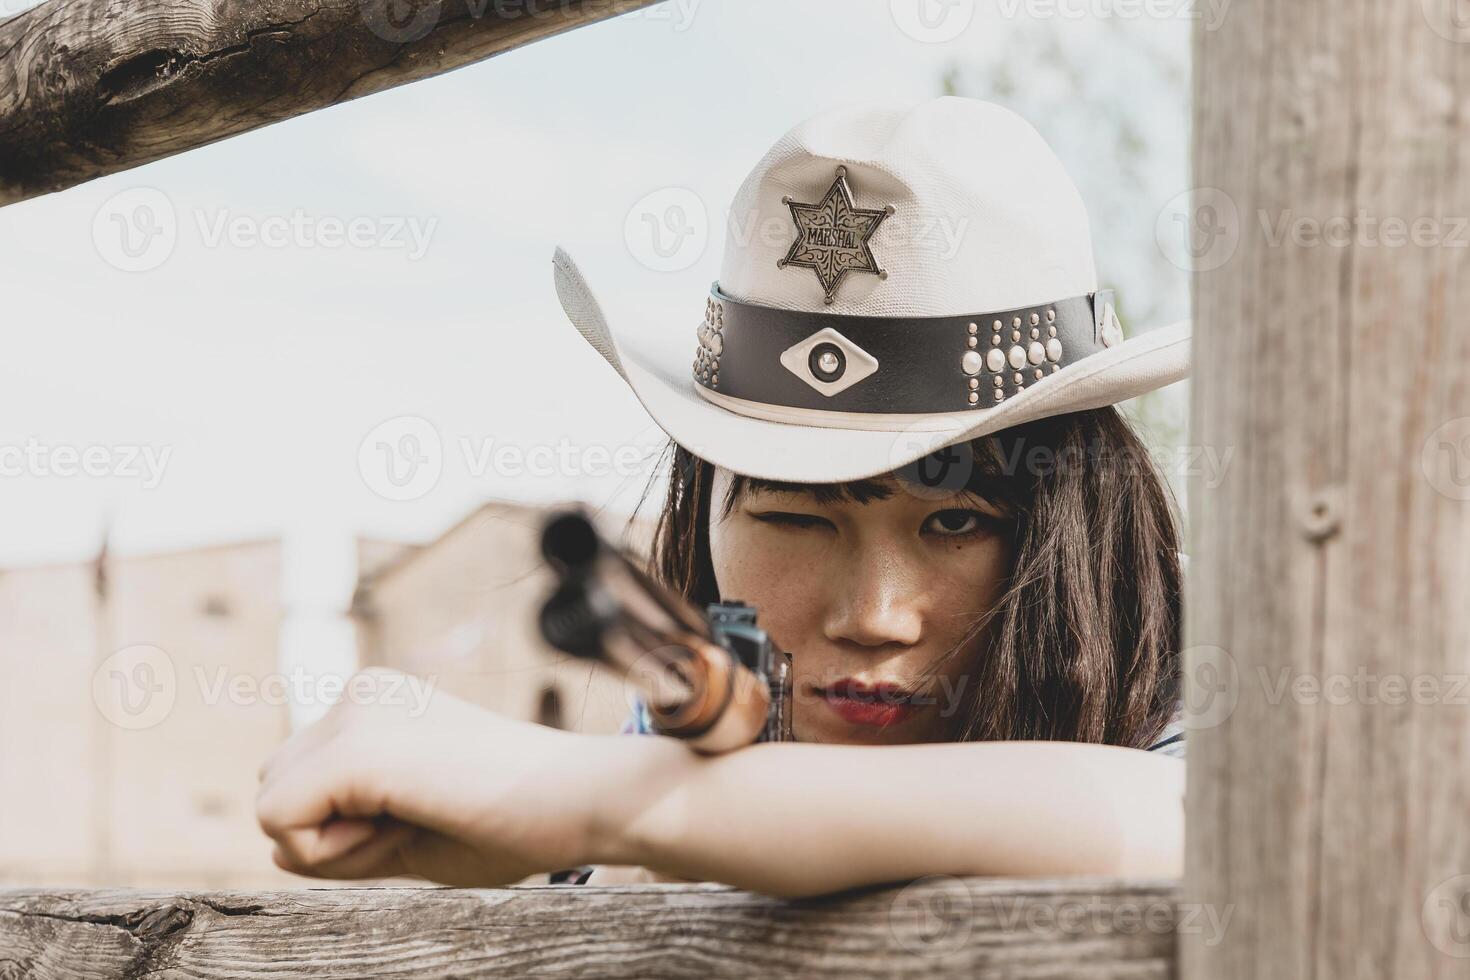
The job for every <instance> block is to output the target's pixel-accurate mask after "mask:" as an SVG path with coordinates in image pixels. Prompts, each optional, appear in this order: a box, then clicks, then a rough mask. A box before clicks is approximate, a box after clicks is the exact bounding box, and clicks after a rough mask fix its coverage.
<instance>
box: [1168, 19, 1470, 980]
mask: <svg viewBox="0 0 1470 980" xmlns="http://www.w3.org/2000/svg"><path fill="white" fill-rule="evenodd" d="M1453 16H1454V4H1453V2H1452V0H1443V2H1442V0H1423V2H1421V0H1414V2H1410V3H1383V2H1381V0H1291V2H1290V3H1283V2H1280V0H1235V2H1234V3H1232V4H1231V5H1230V6H1229V9H1228V13H1227V14H1226V15H1225V16H1224V18H1223V20H1222V21H1221V22H1220V24H1219V26H1218V28H1217V29H1215V30H1210V29H1208V28H1207V27H1205V26H1204V25H1203V24H1199V25H1197V27H1196V41H1195V53H1196V57H1195V80H1194V85H1195V128H1194V139H1195V147H1194V150H1195V180H1194V183H1195V185H1196V187H1197V188H1209V189H1213V190H1211V191H1206V192H1204V193H1202V194H1201V198H1200V199H1201V201H1202V202H1209V203H1210V204H1211V205H1212V207H1213V210H1212V211H1210V212H1209V213H1208V214H1204V213H1199V214H1197V216H1196V217H1197V218H1198V219H1199V227H1200V229H1201V231H1202V232H1203V228H1204V226H1205V225H1207V224H1209V225H1213V226H1214V227H1217V228H1218V227H1220V222H1221V221H1225V222H1229V223H1231V224H1232V227H1230V228H1227V229H1226V230H1227V232H1228V233H1229V234H1230V235H1231V236H1233V239H1234V242H1233V254H1231V255H1229V256H1228V258H1227V257H1226V253H1224V252H1221V253H1217V254H1216V255H1213V256H1209V257H1208V258H1207V259H1206V261H1205V265H1204V266H1203V267H1202V271H1201V272H1200V273H1199V275H1198V276H1197V280H1196V294H1195V313H1196V349H1195V363H1196V365H1198V366H1199V369H1197V370H1196V372H1195V382H1194V389H1193V398H1194V405H1193V415H1194V433H1193V439H1192V441H1193V443H1194V444H1195V445H1196V446H1198V447H1213V448H1214V449H1215V450H1216V451H1217V452H1225V451H1227V450H1228V451H1233V452H1234V456H1233V460H1232V463H1231V465H1230V467H1229V469H1228V470H1227V472H1226V474H1225V478H1224V481H1223V483H1221V484H1220V485H1219V486H1218V487H1217V488H1213V489H1212V488H1211V487H1210V486H1208V485H1206V484H1205V483H1204V482H1203V481H1200V480H1196V481H1194V482H1193V483H1192V485H1191V486H1190V487H1189V498H1190V509H1191V520H1190V524H1191V527H1192V534H1193V547H1192V551H1193V556H1192V561H1191V566H1190V582H1189V594H1188V597H1187V606H1186V608H1187V615H1186V620H1187V623H1186V631H1187V637H1188V641H1187V646H1188V647H1189V648H1190V649H1189V651H1188V652H1187V653H1186V674H1187V675H1188V677H1189V681H1188V683H1189V693H1188V700H1189V701H1190V703H1191V706H1192V707H1193V708H1195V709H1196V710H1199V711H1200V712H1201V716H1202V718H1203V719H1205V721H1204V723H1203V724H1202V725H1201V726H1200V727H1199V728H1198V730H1196V731H1193V732H1191V734H1190V744H1189V775H1188V779H1189V789H1188V804H1187V811H1188V829H1189V833H1188V843H1187V861H1186V866H1187V872H1186V878H1185V893H1184V894H1185V899H1186V900H1187V901H1189V902H1191V903H1195V902H1199V903H1206V904H1209V905H1213V906H1217V907H1221V908H1223V907H1229V908H1231V909H1233V917H1232V919H1231V925H1230V929H1229V931H1228V933H1227V935H1226V937H1225V940H1224V942H1222V943H1220V944H1218V945H1215V946H1206V945H1205V944H1204V943H1202V942H1199V941H1198V940H1197V939H1196V938H1195V937H1193V936H1185V937H1183V939H1182V948H1181V973H1182V975H1183V976H1184V977H1187V978H1188V980H1226V978H1229V980H1247V978H1249V980H1286V978H1290V980H1307V978H1322V980H1327V978H1331V980H1358V978H1368V977H1373V978H1389V977H1414V978H1416V980H1429V978H1436V977H1450V976H1457V977H1463V976H1465V975H1466V971H1467V970H1470V959H1465V958H1463V957H1465V956H1470V947H1466V946H1465V945H1464V944H1463V943H1462V944H1461V945H1460V947H1459V949H1458V950H1456V949H1455V948H1453V943H1452V942H1450V943H1449V944H1448V945H1447V940H1452V939H1453V936H1454V935H1455V934H1456V932H1458V935H1459V936H1461V937H1464V938H1466V939H1470V902H1467V890H1470V879H1467V880H1463V881H1457V880H1456V879H1457V878H1458V877H1459V876H1461V875H1464V874H1465V873H1466V872H1470V832H1467V829H1466V816H1467V810H1466V802H1467V800H1470V770H1467V767H1466V763H1465V760H1466V758H1467V754H1470V753H1467V749H1470V707H1467V702H1466V700H1465V698H1466V688H1465V685H1464V681H1465V679H1466V677H1467V675H1470V602H1467V601H1466V599H1467V596H1470V566H1467V556H1470V502H1467V497H1470V418H1467V417H1470V330H1467V328H1466V324H1465V316H1466V312H1465V311H1466V310H1467V309H1470V247H1467V245H1470V235H1467V231H1466V219H1467V216H1470V173H1467V170H1466V167H1467V160H1470V113H1467V112H1466V111H1465V108H1464V107H1465V106H1466V105H1470V44H1467V43H1466V42H1470V34H1466V33H1465V31H1464V28H1463V26H1457V24H1456V22H1455V21H1454V20H1453ZM1227 205H1228V206H1227ZM1227 212H1229V213H1227ZM1415 228H1417V229H1419V231H1418V232H1417V233H1416V232H1415V231H1414V229H1415ZM1405 229H1408V231H1409V233H1408V234H1407V235H1406V234H1405V233H1404V230H1405ZM1222 242H1223V244H1225V245H1227V246H1228V245H1231V242H1229V241H1228V240H1222ZM1200 244H1201V245H1202V246H1203V245H1204V242H1203V241H1201V242H1200ZM1221 259H1225V260H1224V261H1223V262H1222V261H1220V260H1221ZM1206 366H1207V368H1208V369H1207V370H1206V369H1204V368H1205V367H1206ZM1211 647H1216V648H1220V649H1222V650H1223V651H1224V655H1219V654H1214V655H1208V648H1211ZM1394 678H1402V679H1403V681H1404V683H1405V684H1406V685H1407V686H1408V692H1407V694H1406V692H1405V690H1404V689H1403V688H1402V687H1401V685H1400V682H1399V681H1397V680H1395V679H1394ZM1414 684H1419V685H1420V691H1421V692H1427V693H1428V696H1427V697H1421V696H1418V695H1416V694H1415V693H1414V689H1413V687H1412V685H1414Z"/></svg>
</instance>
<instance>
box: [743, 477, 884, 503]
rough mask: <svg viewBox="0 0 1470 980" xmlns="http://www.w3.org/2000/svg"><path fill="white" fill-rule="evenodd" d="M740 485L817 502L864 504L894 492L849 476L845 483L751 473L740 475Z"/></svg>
mask: <svg viewBox="0 0 1470 980" xmlns="http://www.w3.org/2000/svg"><path fill="white" fill-rule="evenodd" d="M739 489H740V490H741V491H765V492H766V493H784V494H792V495H796V496H808V497H811V498H812V499H813V500H815V501H816V502H817V503H819V504H830V503H839V502H841V501H846V500H851V501H852V502H854V503H857V504H866V503H868V502H870V501H873V500H887V499H888V498H889V497H891V496H893V488H892V487H889V486H886V485H885V484H883V483H879V482H878V481H877V480H850V481H848V482H846V483H791V482H787V481H784V480H765V479H761V478H760V477H753V476H752V477H741V482H740V485H739Z"/></svg>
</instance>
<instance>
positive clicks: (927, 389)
mask: <svg viewBox="0 0 1470 980" xmlns="http://www.w3.org/2000/svg"><path fill="white" fill-rule="evenodd" d="M834 177H835V179H834ZM829 182H830V186H828V185H829ZM807 202H810V203H807ZM780 218H784V219H785V222H786V224H785V227H786V229H787V233H786V234H784V235H782V234H773V233H767V232H766V231H762V230H761V229H767V230H769V229H771V228H772V221H778V225H777V227H779V219H780ZM945 220H948V221H950V222H951V227H959V228H963V229H964V230H963V232H962V233H961V234H960V235H959V236H958V244H956V245H954V247H953V249H952V250H951V251H949V252H947V253H936V252H935V251H934V250H933V249H932V248H930V247H929V244H928V243H927V242H926V241H925V233H924V229H925V228H933V227H935V226H936V224H937V223H938V222H942V221H945ZM556 265H557V273H558V279H557V284H558V290H559V293H560V295H561V298H562V302H563V306H564V308H565V309H566V311H567V313H568V315H569V317H570V318H571V319H572V321H573V323H574V324H575V325H576V326H577V327H578V329H579V330H580V331H581V332H582V333H583V335H584V336H585V337H586V338H587V339H588V341H589V342H590V343H591V344H592V345H593V346H594V347H595V348H596V349H597V350H598V351H599V352H600V353H602V354H603V355H604V357H606V358H607V360H608V362H609V363H610V364H611V365H612V366H613V367H614V369H616V370H617V371H618V373H619V374H620V375H621V376H622V377H623V378H624V379H625V380H626V381H627V382H628V384H629V385H630V386H631V387H632V389H633V390H634V392H635V394H636V395H637V396H638V397H639V398H640V400H641V401H642V402H643V404H644V405H645V407H647V408H648V410H649V412H650V414H652V415H653V416H654V418H655V419H656V420H657V421H658V422H659V424H660V425H661V426H662V427H663V428H664V429H665V430H666V431H667V432H668V433H669V435H670V436H671V438H672V440H673V444H674V457H673V460H672V464H673V465H672V466H671V468H670V483H669V488H668V494H667V498H666V502H665V505H664V511H663V514H662V516H661V518H660V521H659V524H658V531H657V535H656V542H655V555H654V571H655V573H656V574H658V575H659V576H660V577H661V578H662V579H663V580H664V581H666V582H668V583H669V584H671V585H672V586H674V587H675V588H677V589H679V590H680V591H681V592H682V593H683V594H685V595H686V596H688V597H689V598H690V599H692V600H694V601H697V602H700V603H704V602H710V601H715V600H716V599H719V598H724V599H726V600H730V599H737V598H738V599H741V600H744V601H746V602H749V603H751V604H752V605H754V606H755V607H756V608H757V609H758V611H759V615H760V622H761V625H762V626H763V627H764V628H765V629H766V630H767V631H768V632H769V633H770V635H771V636H772V638H773V639H774V640H775V641H776V642H777V644H778V645H779V646H781V647H782V648H783V649H786V650H788V651H790V652H791V653H792V655H793V666H794V671H795V683H794V700H795V705H794V725H793V730H794V735H795V737H796V741H797V743H800V744H765V745H756V746H751V747H748V748H746V749H742V750H739V751H736V752H733V753H730V754H728V755H725V756H720V757H714V758H707V757H701V756H698V755H696V754H695V753H693V752H691V751H690V750H688V749H687V748H686V747H685V746H684V745H683V744H682V743H680V742H677V741H674V740H671V739H665V738H625V737H617V736H611V737H589V736H581V735H574V734H569V733H564V732H557V731H552V730H549V729H543V728H540V727H538V726H534V725H528V724H522V723H518V722H512V721H509V720H506V719H503V718H497V717H495V716H493V715H491V714H489V713H487V712H483V711H480V710H478V709H475V708H472V707H470V706H468V705H465V704H463V703H460V702H456V701H454V700H452V699H450V698H447V697H444V696H442V695H439V696H437V697H436V698H435V700H434V702H433V705H432V707H431V708H430V711H429V713H428V714H427V715H426V716H423V717H420V718H418V719H412V718H409V717H408V716H407V714H406V712H405V711H404V710H402V709H398V708H394V707H392V706H384V705H378V706H360V705H352V706H347V705H344V706H341V707H339V708H337V709H334V710H333V712H332V713H330V714H329V716H328V717H327V718H326V719H325V720H324V721H323V722H321V723H319V724H318V725H316V726H313V727H312V728H310V729H307V730H306V731H304V732H302V733H300V734H298V735H297V736H295V737H294V738H292V739H291V740H290V741H289V742H288V743H287V744H286V746H284V747H283V748H282V749H281V750H280V751H279V752H278V753H277V755H276V756H275V757H274V758H273V759H272V760H271V761H270V762H269V763H268V764H267V765H266V767H265V768H264V769H263V771H262V780H263V785H262V788H261V794H260V801H259V813H260V819H261V823H262V826H263V827H264V828H265V830H266V831H267V833H269V834H270V835H271V836H272V837H273V838H275V840H276V844H277V848H276V860H277V862H278V863H279V864H280V865H281V866H282V867H284V868H287V869H288V870H292V871H297V872H299V873H303V874H310V875H316V876H320V877H332V878H364V877H380V876H386V875H394V874H414V875H419V876H423V877H426V878H430V879H432V880H435V881H441V882H445V883H449V884H460V885H497V884H508V883H511V882H516V881H520V880H522V879H524V878H526V877H527V876H529V875H532V874H536V873H540V872H548V871H554V870H555V869H559V868H568V867H572V866H586V865H593V866H595V867H596V868H597V870H596V871H595V872H594V873H593V874H592V876H591V881H592V882H593V883H603V882H613V881H619V880H657V879H674V880H677V879H691V880H713V881H722V882H728V883H730V884H734V885H737V886H740V887H744V888H749V889H753V890H758V891H763V892H767V893H770V894H775V895H783V896H802V895H812V894H821V893H826V892H831V891H835V890H840V889H844V888H849V887H854V886H859V885H866V884H872V883H878V882H887V881H898V880H904V879H909V878H915V877H919V876H923V875H926V874H934V873H948V874H1025V875H1033V874H1139V875H1176V874H1178V873H1179V870H1180V867H1181V862H1182V840H1183V813H1182V795H1183V771H1182V769H1183V767H1182V764H1181V763H1180V761H1179V760H1178V759H1177V758H1171V757H1170V756H1171V755H1177V754H1178V752H1179V750H1180V749H1182V742H1180V741H1179V738H1178V734H1177V730H1171V721H1173V720H1174V716H1175V714H1176V709H1177V702H1176V698H1177V691H1176V674H1177V669H1178V664H1177V659H1176V658H1177V653H1176V651H1177V648H1178V640H1179V567H1178V558H1177V553H1176V546H1177V534H1176V531H1175V527H1174V523H1173V519H1172V516H1171V513H1170V509H1169V505H1168V500H1167V495H1166V494H1165V492H1164V489H1163V486H1162V483H1161V481H1160V480H1159V478H1158V476H1157V474H1156V472H1155V471H1154V469H1153V467H1152V465H1151V461H1150V460H1149V457H1148V453H1147V451H1146V450H1145V449H1144V447H1143V446H1142V444H1141V443H1140V442H1139V440H1138V439H1137V437H1136V436H1135V435H1134V434H1133V433H1132V431H1131V430H1130V429H1129V427H1128V426H1127V424H1126V423H1125V422H1124V421H1123V420H1122V418H1121V416H1119V415H1118V413H1117V411H1116V409H1115V408H1113V407H1112V405H1113V403H1115V402H1117V401H1120V400H1123V399H1125V398H1128V397H1132V396H1134V395H1137V394H1140V393H1141V392H1143V391H1147V390H1150V389H1151V388H1154V387H1158V386H1159V385H1162V384H1166V383H1168V382H1170V381H1174V380H1177V379H1178V378H1179V377H1181V376H1183V374H1184V373H1185V370H1186V369H1187V352H1188V335H1187V331H1186V330H1183V329H1171V330H1167V331H1153V332H1151V333H1150V334H1146V335H1144V336H1142V337H1137V338H1133V339H1129V340H1124V339H1123V337H1122V334H1121V330H1120V329H1119V327H1118V324H1117V321H1116V316H1115V314H1114V312H1113V308H1112V305H1111V302H1110V300H1109V298H1108V294H1106V293H1105V292H1098V291H1097V289H1096V278H1095V272H1094V271H1093V266H1092V255H1091V243H1090V237H1089V231H1088V228H1087V222H1086V215H1085V212H1084V211H1083V209H1082V206H1081V202H1080V199H1079V198H1078V196H1077V194H1076V190H1075V188H1074V187H1073V186H1072V184H1071V182H1070V180H1069V179H1068V178H1067V177H1066V175H1065V173H1064V172H1063V171H1062V170H1061V167H1060V164H1059V163H1058V162H1057V161H1056V159H1055V157H1054V156H1052V154H1051V152H1050V150H1049V149H1048V148H1047V147H1046V146H1045V144H1044V143H1043V142H1042V141H1041V140H1040V137H1039V136H1037V135H1036V133H1035V131H1034V130H1032V129H1031V128H1030V127H1029V126H1027V125H1026V124H1025V123H1024V122H1023V121H1021V120H1019V119H1018V118H1017V117H1015V116H1014V115H1013V114H1011V113H1009V112H1007V111H1005V110H1003V109H1000V108H998V107H996V106H991V105H987V104H984V103H977V102H972V101H969V100H963V99H941V100H937V101H934V102H928V103H923V104H920V105H917V106H915V105H909V104H901V103H882V104H878V105H868V106H854V107H849V108H846V109H842V110H838V111H837V112H834V113H830V114H827V115H824V116H821V117H818V118H816V119H814V120H810V121H808V122H807V123H804V124H802V125H801V126H799V127H797V129H796V130H794V131H793V132H792V133H791V134H788V136H787V137H785V138H784V139H783V140H782V141H781V142H779V143H778V144H777V145H776V147H775V148H773V149H772V151H771V152H770V153H769V154H768V155H767V156H766V158H765V159H764V160H763V161H762V162H761V163H760V164H759V165H758V166H757V167H756V169H755V170H754V171H753V172H752V174H751V176H750V178H748V179H747V181H746V183H745V185H744V187H743V188H742V190H741V192H740V195H739V196H738V197H737V199H736V205H735V207H734V209H732V212H731V216H730V235H729V239H728V242H727V246H726V252H725V263H724V268H723V271H722V277H721V281H720V283H718V284H716V286H715V287H714V289H713V290H712V292H711V296H710V297H709V298H708V300H707V304H706V317H705V323H704V325H703V326H701V327H700V329H699V331H698V333H699V338H698V339H699V346H698V349H697V353H696V356H695V360H694V363H693V379H692V382H691V379H690V377H689V374H688V369H687V368H683V369H671V368H669V366H668V365H669V363H670V360H671V358H673V359H677V360H683V357H682V355H679V354H677V353H671V347H670V346H669V345H667V344H657V343H656V344H655V349H653V350H650V351H640V349H639V345H638V344H637V343H636V342H634V339H633V338H631V337H622V338H618V339H614V337H613V334H612V332H611V330H610V329H609V328H608V326H607V324H606V322H605V320H604V319H603V317H602V313H601V310H600V308H599V307H598V305H597V303H596V301H595V300H594V299H593V298H592V297H591V294H590V290H589V289H588V288H587V286H586V284H585V283H584V281H583V280H582V279H581V277H580V275H579V274H578V273H577V271H576V269H575V267H574V266H573V265H572V264H571V262H570V259H568V258H567V257H566V256H565V255H563V254H561V253H558V257H557V263H556ZM686 363H687V362H686ZM630 869H631V870H630ZM581 877H585V876H579V878H581Z"/></svg>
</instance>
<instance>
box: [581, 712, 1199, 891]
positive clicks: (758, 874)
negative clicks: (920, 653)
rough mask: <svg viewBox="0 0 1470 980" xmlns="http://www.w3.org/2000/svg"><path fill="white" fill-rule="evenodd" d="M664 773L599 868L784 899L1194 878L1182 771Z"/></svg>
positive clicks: (743, 757)
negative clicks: (1004, 881) (991, 878)
mask: <svg viewBox="0 0 1470 980" xmlns="http://www.w3.org/2000/svg"><path fill="white" fill-rule="evenodd" d="M649 741H659V742H667V741H668V740H649ZM675 747H676V748H682V746H675ZM653 771H654V772H656V775H653V776H652V777H651V779H650V781H649V783H648V784H646V785H645V786H644V787H643V788H642V789H641V790H635V791H634V792H633V794H632V798H631V799H630V800H628V801H626V803H625V805H624V806H621V807H619V808H618V809H617V810H613V811H611V812H609V813H608V814H605V815H604V819H603V822H602V824H601V827H600V829H599V830H598V831H597V832H595V833H594V838H595V839H596V840H598V841H599V842H600V848H601V853H600V854H599V856H598V857H597V858H596V860H598V861H605V862H608V863H614V864H638V865H643V866H645V867H648V868H650V869H653V870H655V871H658V872H662V873H665V874H673V875H677V876H680V877H684V878H693V879H705V880H712V881H722V882H728V883H730V884H733V885H737V886H739V887H742V888H747V889H751V890H754V891H761V892H766V893H769V894H774V895H785V896H799V895H810V894H821V893H826V892H831V891H837V890H841V889H845V888H850V887H855V886H859V885H866V884H873V883H877V882H886V881H901V880H906V879H911V878H918V877H922V876H924V875H928V874H938V873H944V874H956V875H959V874H977V875H1072V874H1100V875H1139V876H1151V877H1153V876H1157V877H1174V876H1178V875H1179V874H1180V873H1181V872H1182V868H1183V845H1184V812H1183V791H1184V765H1183V763H1182V762H1180V761H1179V760H1177V759H1167V758H1160V757H1157V756H1152V755H1149V754H1147V753H1144V752H1139V751H1136V750H1132V749H1120V748H1114V747H1109V746H1097V745H1081V744H1076V743H1065V742H990V743H965V744H946V745H912V746H881V747H862V746H845V745H843V746H837V745H755V746H751V747H750V748H747V749H743V750H741V751H739V752H736V753H732V754H730V755H726V756H719V757H715V758H701V757H698V756H694V755H693V754H690V753H687V752H686V753H669V757H668V759H667V761H666V763H665V764H664V765H662V766H659V767H655V768H654V770H653ZM609 817H610V818H612V820H613V822H612V823H611V824H609V823H608V822H607V818H609Z"/></svg>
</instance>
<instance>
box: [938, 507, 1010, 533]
mask: <svg viewBox="0 0 1470 980" xmlns="http://www.w3.org/2000/svg"><path fill="white" fill-rule="evenodd" d="M995 524H996V518H994V517H991V516H990V515H989V514H985V513H982V512H980V511H978V510H941V511H938V512H937V513H934V514H931V515H930V516H929V520H928V521H927V522H926V526H927V527H929V528H932V529H933V531H934V533H935V534H938V535H940V536H941V537H947V538H963V537H968V536H969V535H972V534H981V533H984V532H987V531H991V530H993V529H994V527H995Z"/></svg>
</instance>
